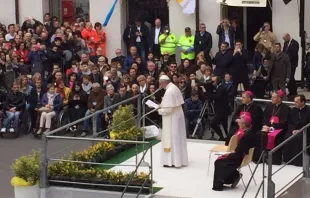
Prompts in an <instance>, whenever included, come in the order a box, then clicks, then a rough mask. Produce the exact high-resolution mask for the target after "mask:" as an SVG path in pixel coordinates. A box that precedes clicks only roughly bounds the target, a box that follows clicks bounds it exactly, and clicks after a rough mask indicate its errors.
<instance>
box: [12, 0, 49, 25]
mask: <svg viewBox="0 0 310 198" xmlns="http://www.w3.org/2000/svg"><path fill="white" fill-rule="evenodd" d="M12 1H13V0H12ZM48 5H49V4H48V0H19V23H20V24H22V23H23V22H24V21H25V18H26V17H29V16H31V17H34V18H35V19H37V20H39V21H42V20H43V16H44V14H45V13H46V12H47V11H48V9H49V6H48Z"/></svg>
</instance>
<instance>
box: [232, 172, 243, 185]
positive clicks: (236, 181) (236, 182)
mask: <svg viewBox="0 0 310 198" xmlns="http://www.w3.org/2000/svg"><path fill="white" fill-rule="evenodd" d="M242 176H243V175H242V174H241V173H239V177H238V178H237V179H236V180H235V181H234V183H232V184H231V188H236V186H237V185H238V183H239V181H240V179H241V178H242Z"/></svg>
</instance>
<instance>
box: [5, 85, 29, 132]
mask: <svg viewBox="0 0 310 198" xmlns="http://www.w3.org/2000/svg"><path fill="white" fill-rule="evenodd" d="M18 89H19V86H18V84H17V83H16V82H14V83H13V84H12V91H10V92H9V93H8V95H7V97H6V102H5V110H6V118H5V119H4V121H3V127H2V129H1V133H5V132H6V130H7V128H8V127H10V124H11V121H12V120H14V122H13V126H11V128H10V129H9V131H10V132H11V133H14V132H15V131H14V127H16V126H17V125H18V119H19V115H20V113H21V111H22V110H23V109H24V108H25V107H26V104H25V100H24V96H23V93H22V92H20V91H18Z"/></svg>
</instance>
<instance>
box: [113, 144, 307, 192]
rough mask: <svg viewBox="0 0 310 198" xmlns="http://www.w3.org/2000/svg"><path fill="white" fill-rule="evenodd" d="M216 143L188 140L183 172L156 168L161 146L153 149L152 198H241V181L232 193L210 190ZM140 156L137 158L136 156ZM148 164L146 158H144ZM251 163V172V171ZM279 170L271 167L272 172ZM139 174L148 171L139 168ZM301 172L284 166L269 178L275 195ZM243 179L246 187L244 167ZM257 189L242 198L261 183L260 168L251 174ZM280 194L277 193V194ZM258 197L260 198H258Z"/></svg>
mask: <svg viewBox="0 0 310 198" xmlns="http://www.w3.org/2000/svg"><path fill="white" fill-rule="evenodd" d="M215 144H219V142H214V141H203V140H202V141H198V140H197V141H196V140H189V141H188V143H187V149H188V156H189V165H188V166H187V167H183V168H178V169H177V168H164V167H162V166H161V164H160V149H161V143H158V144H156V145H155V146H154V147H153V167H154V168H153V169H154V178H153V179H154V181H155V184H154V187H159V188H162V189H161V190H160V191H158V192H157V193H156V194H155V197H159V198H160V197H169V198H172V197H173V198H176V197H177V198H207V197H210V198H241V197H242V194H243V192H244V190H245V187H244V186H243V184H242V181H240V183H239V184H238V186H237V187H236V188H235V189H231V188H230V187H227V188H225V189H224V191H222V192H216V191H213V190H212V183H213V171H214V161H215V160H216V158H217V157H218V156H216V155H214V154H211V163H210V172H209V174H208V164H209V150H210V149H211V148H212V147H213V146H214V145H215ZM139 156H141V154H139ZM145 161H146V162H149V154H148V155H147V157H146V160H145ZM134 163H135V157H132V158H130V159H128V160H127V161H125V162H123V164H134ZM255 165H256V164H254V163H251V168H252V170H253V169H254V168H255ZM279 167H280V166H273V172H274V171H276V170H277V169H278V168H279ZM112 169H113V170H122V171H125V172H126V171H133V170H134V168H133V167H114V168H112ZM139 171H148V169H146V168H143V167H141V168H140V169H139ZM301 171H302V168H301V167H295V166H287V167H285V168H284V169H282V170H281V171H279V173H277V174H276V175H275V176H274V177H273V181H274V182H275V184H276V192H277V191H278V190H279V189H281V188H282V187H283V186H284V185H285V184H287V183H288V182H289V181H290V180H292V179H293V178H295V177H296V176H297V175H298V174H299V173H300V172H301ZM241 172H242V174H243V179H244V181H245V183H246V184H247V183H248V181H249V179H250V176H251V174H250V171H249V169H248V167H245V168H243V169H242V171H241ZM255 179H256V182H257V186H256V185H255V184H254V182H252V183H251V185H250V187H249V189H248V192H247V194H246V196H245V197H246V198H254V197H255V194H256V192H257V189H258V185H259V183H260V182H261V181H262V164H261V165H260V166H259V168H258V170H257V173H256V174H255ZM280 194H281V193H280ZM259 197H261V196H259Z"/></svg>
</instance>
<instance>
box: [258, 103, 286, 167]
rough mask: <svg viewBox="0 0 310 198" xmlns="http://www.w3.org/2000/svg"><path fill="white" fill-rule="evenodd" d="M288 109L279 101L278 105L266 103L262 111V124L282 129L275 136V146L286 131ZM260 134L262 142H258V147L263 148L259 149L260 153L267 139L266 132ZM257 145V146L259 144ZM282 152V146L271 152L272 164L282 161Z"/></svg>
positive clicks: (278, 163)
mask: <svg viewBox="0 0 310 198" xmlns="http://www.w3.org/2000/svg"><path fill="white" fill-rule="evenodd" d="M290 110H291V109H290V108H289V107H288V106H287V105H286V104H283V103H281V104H279V105H273V104H268V105H267V107H266V109H265V111H264V118H263V126H264V125H266V126H269V127H273V128H274V129H275V130H277V129H282V131H281V132H280V133H279V134H278V135H277V136H276V137H275V140H274V146H275V147H276V146H277V145H279V144H280V143H282V142H283V140H284V136H285V133H286V131H287V125H288V118H289V113H290ZM261 135H262V142H261V144H260V147H263V148H260V149H259V153H261V151H262V149H265V148H266V146H267V140H268V137H267V136H268V133H266V132H261ZM257 146H258V147H259V145H257ZM256 148H257V147H256ZM257 149H258V148H257ZM282 153H283V148H280V149H279V150H278V151H276V152H275V153H274V154H273V158H272V159H273V160H272V161H273V164H277V165H280V164H281V163H282Z"/></svg>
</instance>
